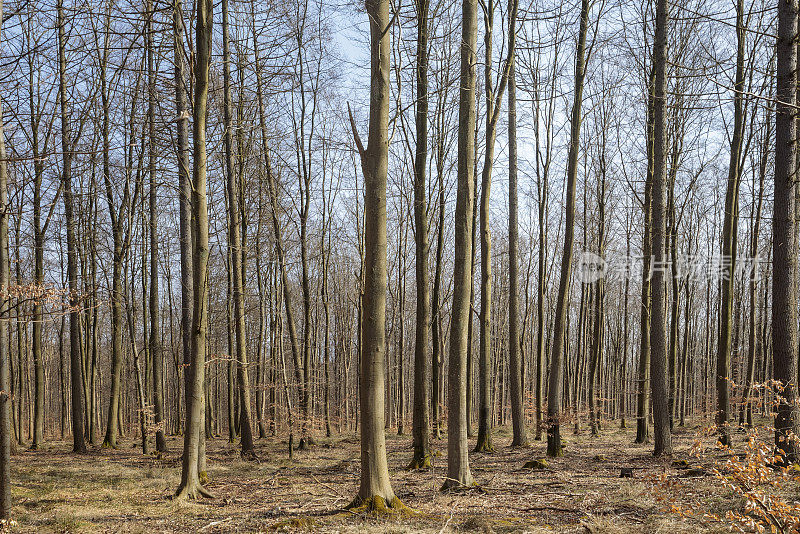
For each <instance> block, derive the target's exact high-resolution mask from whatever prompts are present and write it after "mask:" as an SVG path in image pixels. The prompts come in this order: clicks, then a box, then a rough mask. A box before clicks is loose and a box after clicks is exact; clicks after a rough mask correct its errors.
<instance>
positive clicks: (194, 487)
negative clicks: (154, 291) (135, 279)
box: [175, 0, 213, 499]
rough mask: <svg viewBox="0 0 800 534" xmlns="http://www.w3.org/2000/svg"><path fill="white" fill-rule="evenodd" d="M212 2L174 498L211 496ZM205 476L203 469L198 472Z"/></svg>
mask: <svg viewBox="0 0 800 534" xmlns="http://www.w3.org/2000/svg"><path fill="white" fill-rule="evenodd" d="M212 7H213V4H212V2H211V1H210V0H200V1H199V2H198V3H197V21H196V37H195V42H196V46H197V52H196V55H195V66H194V73H195V86H194V123H193V125H194V126H193V128H194V131H193V136H192V138H193V141H194V164H193V171H192V174H193V185H194V187H193V189H192V197H191V198H192V227H193V231H192V238H193V239H192V241H193V243H192V245H193V246H192V259H193V275H194V276H193V280H192V288H193V297H194V298H193V307H192V336H191V338H192V347H191V350H192V362H191V366H190V373H189V374H190V375H191V381H192V383H191V388H189V391H188V392H187V397H188V402H187V404H186V424H185V427H184V428H185V430H184V439H183V458H182V465H181V482H180V485H179V486H178V490H177V492H176V493H175V496H176V498H178V499H187V498H188V499H195V498H197V497H201V496H205V497H210V496H211V494H210V493H209V492H208V491H207V490H205V489H204V488H203V486H202V484H201V471H200V470H201V468H202V467H204V466H202V465H201V464H200V461H201V460H202V459H203V457H204V456H205V453H204V451H203V450H202V447H203V445H204V440H203V439H202V437H201V436H202V434H203V432H204V428H203V427H204V422H205V421H204V415H203V414H204V401H205V399H204V395H203V388H204V384H205V362H206V336H207V327H208V279H207V269H208V251H209V244H208V203H207V199H206V191H207V173H206V167H207V156H206V114H207V111H208V73H209V70H210V66H211V41H212V21H213V11H212ZM202 475H204V473H202Z"/></svg>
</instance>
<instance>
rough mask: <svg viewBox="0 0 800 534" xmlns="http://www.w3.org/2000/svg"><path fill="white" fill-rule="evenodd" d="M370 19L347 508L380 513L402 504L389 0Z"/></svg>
mask: <svg viewBox="0 0 800 534" xmlns="http://www.w3.org/2000/svg"><path fill="white" fill-rule="evenodd" d="M366 6H367V14H368V15H369V19H370V72H371V76H370V102H369V104H370V105H369V137H368V141H367V148H366V150H365V149H364V148H363V146H362V145H361V141H360V140H359V138H358V133H357V131H356V129H355V122H354V121H353V118H352V115H351V117H350V120H351V124H352V126H353V135H354V137H355V139H356V144H357V146H358V150H359V153H360V154H361V168H362V171H363V173H364V252H365V256H364V265H366V266H367V268H366V269H365V271H364V297H363V307H364V309H363V313H362V315H361V318H362V326H361V329H362V335H363V338H362V343H363V345H362V351H361V365H360V367H361V373H360V376H359V380H360V384H359V385H360V387H359V396H360V402H361V406H360V408H361V483H360V485H359V489H358V494H357V495H356V497H355V499H354V500H353V502H352V503H351V504H350V507H351V508H362V507H363V508H364V509H367V510H369V511H374V512H378V513H385V512H386V511H387V509H389V508H392V509H400V508H402V507H403V504H402V503H401V502H400V500H399V499H398V498H397V497H396V496H395V494H394V491H393V490H392V485H391V482H390V481H389V466H388V463H387V460H386V437H385V434H384V428H383V427H384V420H383V418H384V377H385V374H386V373H385V365H386V278H387V273H386V179H387V171H388V164H389V135H388V127H389V100H390V95H389V49H390V47H391V43H390V40H391V39H390V35H391V34H390V32H389V28H388V25H389V24H391V23H392V21H391V18H390V16H389V1H388V0H367V2H366Z"/></svg>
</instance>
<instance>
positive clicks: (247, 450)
mask: <svg viewBox="0 0 800 534" xmlns="http://www.w3.org/2000/svg"><path fill="white" fill-rule="evenodd" d="M222 54H223V59H222V69H223V70H222V72H223V80H224V82H223V84H224V116H225V117H224V120H225V168H226V174H227V189H228V213H229V223H230V228H229V229H228V248H229V254H230V258H231V271H232V277H231V282H232V284H233V295H232V296H233V330H234V332H235V334H236V336H235V343H236V350H235V351H234V353H235V358H236V378H237V384H238V387H239V430H240V433H241V439H242V457H244V458H248V459H252V458H255V454H256V453H255V447H254V445H253V431H252V426H251V423H250V421H251V420H252V412H251V408H250V377H249V376H248V372H247V366H248V364H247V339H246V337H245V336H246V334H245V318H244V281H243V277H244V271H243V269H244V266H243V265H242V248H243V247H242V225H241V211H240V209H239V183H238V182H239V181H238V179H237V175H236V173H235V169H234V160H233V118H232V115H233V109H232V108H233V103H232V99H231V68H230V62H231V57H230V43H229V37H228V0H222ZM234 353H232V354H231V356H233V354H234Z"/></svg>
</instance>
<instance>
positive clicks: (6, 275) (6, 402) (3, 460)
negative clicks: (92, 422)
mask: <svg viewBox="0 0 800 534" xmlns="http://www.w3.org/2000/svg"><path fill="white" fill-rule="evenodd" d="M60 7H61V4H59V8H60ZM59 14H61V9H59ZM2 21H3V2H2V0H0V43H2V42H3V41H2V34H1V33H2ZM59 21H60V22H62V23H63V16H59ZM59 50H60V51H62V50H63V49H62V47H59ZM61 53H62V54H63V51H62V52H61ZM60 57H63V56H61V55H60ZM2 108H3V105H2V102H0V519H2V520H4V521H8V520H9V519H10V518H11V434H12V431H11V413H10V412H11V402H10V396H9V393H8V392H9V391H11V380H10V373H9V367H10V354H9V352H10V351H9V345H8V316H9V300H10V299H9V298H8V297H7V295H8V284H9V279H10V277H11V272H10V269H11V267H10V262H9V259H10V258H9V249H8V216H9V213H10V211H11V210H10V209H9V203H8V165H7V163H6V162H7V161H8V159H7V153H6V140H5V131H4V129H3V109H2Z"/></svg>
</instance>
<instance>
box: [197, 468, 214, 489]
mask: <svg viewBox="0 0 800 534" xmlns="http://www.w3.org/2000/svg"><path fill="white" fill-rule="evenodd" d="M197 477H198V478H199V479H200V484H202V485H203V486H206V485H208V483H209V482H211V477H210V476H208V471H200V472H199V473H198V475H197Z"/></svg>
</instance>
